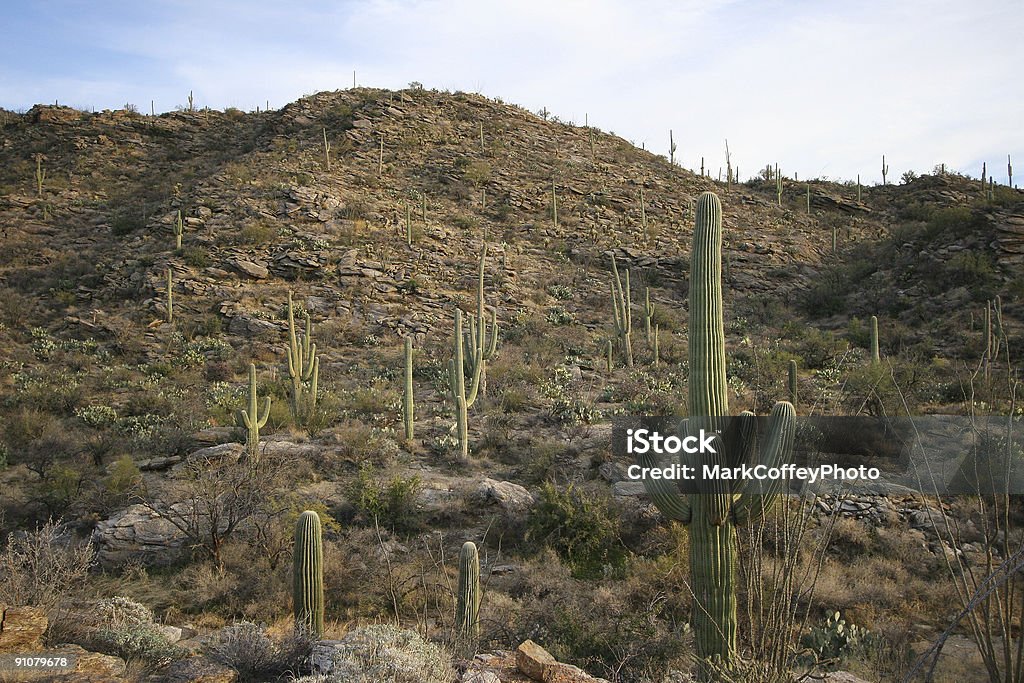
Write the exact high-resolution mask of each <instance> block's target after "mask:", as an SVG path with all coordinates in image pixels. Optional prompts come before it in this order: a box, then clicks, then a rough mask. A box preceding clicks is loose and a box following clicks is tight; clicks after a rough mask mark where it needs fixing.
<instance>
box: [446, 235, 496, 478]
mask: <svg viewBox="0 0 1024 683" xmlns="http://www.w3.org/2000/svg"><path fill="white" fill-rule="evenodd" d="M486 259H487V245H486V244H485V245H484V248H483V251H482V252H481V254H480V269H479V272H478V276H477V300H476V316H470V321H469V330H467V331H466V332H465V333H464V332H463V327H462V309H460V308H459V307H458V306H456V307H455V333H454V335H453V342H454V354H453V356H452V359H451V360H450V361H448V400H449V401H451V402H452V405H453V406H454V407H455V428H456V431H457V434H458V440H459V452H460V455H461V458H462V459H463V460H465V459H466V458H468V457H469V426H468V418H467V411H468V410H469V408H470V407H471V406H472V405H473V403H474V402H476V397H477V396H478V395H480V394H481V393H482V394H484V395H486V391H487V389H486V387H487V379H486V378H487V361H489V360H490V359H491V358H493V357H494V354H495V351H496V349H497V344H498V318H497V313H496V312H495V311H494V309H491V321H490V326H489V327H490V335H488V332H487V330H488V324H487V319H486V317H485V315H484V310H485V307H484V264H485V261H486ZM467 373H468V374H469V382H470V384H469V389H468V390H467V388H466V374H467Z"/></svg>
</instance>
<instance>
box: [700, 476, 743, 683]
mask: <svg viewBox="0 0 1024 683" xmlns="http://www.w3.org/2000/svg"><path fill="white" fill-rule="evenodd" d="M712 510H713V507H712V506H711V497H710V496H695V501H694V505H693V510H692V513H691V514H692V515H693V521H692V522H691V524H690V573H691V576H690V583H691V585H692V587H693V597H694V604H693V614H692V616H691V618H690V621H691V625H692V627H693V635H694V639H695V641H696V646H697V652H698V653H699V655H700V657H701V659H706V660H710V661H712V662H715V661H716V660H717V661H718V662H719V663H726V662H728V661H730V660H731V659H732V658H733V657H734V656H735V654H736V649H737V619H736V586H737V583H738V578H737V577H738V573H737V569H736V566H737V557H738V554H739V551H738V549H737V540H736V526H735V525H734V524H733V523H732V522H731V521H729V520H726V522H725V523H724V524H722V525H721V526H715V525H714V524H712V523H711V521H710V517H711V514H712ZM705 677H707V674H705Z"/></svg>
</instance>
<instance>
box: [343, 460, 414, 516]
mask: <svg viewBox="0 0 1024 683" xmlns="http://www.w3.org/2000/svg"><path fill="white" fill-rule="evenodd" d="M419 491H420V479H419V477H415V476H414V477H410V478H408V479H406V478H404V477H401V476H399V475H395V476H394V477H392V478H391V479H389V480H387V481H385V480H384V479H383V478H381V477H378V476H377V475H376V474H375V473H374V468H373V465H372V464H371V463H369V462H364V463H363V464H362V465H361V466H360V467H359V473H358V474H357V475H356V478H355V479H354V480H353V482H352V483H351V485H350V486H349V490H348V493H349V497H350V498H351V500H352V504H353V505H354V506H355V508H356V510H357V511H358V512H359V514H361V515H362V516H363V517H364V518H366V519H367V520H369V521H371V522H375V523H377V524H380V525H381V526H384V527H386V528H390V529H394V530H395V531H412V530H415V529H417V528H419V526H420V519H419V518H418V516H417V514H416V496H417V494H418V493H419Z"/></svg>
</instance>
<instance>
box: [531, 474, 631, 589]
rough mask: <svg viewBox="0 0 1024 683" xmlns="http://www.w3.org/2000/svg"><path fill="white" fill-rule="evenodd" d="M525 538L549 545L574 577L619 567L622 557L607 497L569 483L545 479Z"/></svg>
mask: <svg viewBox="0 0 1024 683" xmlns="http://www.w3.org/2000/svg"><path fill="white" fill-rule="evenodd" d="M527 536H528V538H529V539H531V540H533V541H535V542H537V543H538V544H540V545H545V546H549V547H551V548H553V549H554V550H555V551H556V552H558V554H559V555H561V556H562V557H563V558H564V559H565V561H566V562H568V563H569V564H570V565H571V566H572V568H573V574H574V575H576V576H578V577H584V578H591V577H598V576H601V575H603V574H604V573H606V571H607V569H609V568H612V569H615V568H621V567H622V565H623V563H624V562H625V559H626V553H625V549H624V548H623V546H622V543H621V542H620V540H619V515H618V513H617V511H616V510H614V509H613V506H612V503H611V501H609V500H608V499H607V498H603V497H600V496H595V495H594V494H593V493H592V492H590V491H582V490H580V489H579V488H577V487H575V486H573V485H571V484H570V485H569V486H568V487H567V488H564V489H560V488H559V487H557V486H555V485H554V484H552V483H550V482H548V483H545V484H544V485H543V486H542V487H541V491H540V497H539V499H538V501H537V504H536V506H534V508H533V510H532V512H531V514H530V519H529V531H528V534H527Z"/></svg>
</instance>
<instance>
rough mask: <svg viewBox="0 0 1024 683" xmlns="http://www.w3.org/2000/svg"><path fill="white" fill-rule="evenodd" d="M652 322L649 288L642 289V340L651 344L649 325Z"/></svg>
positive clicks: (652, 308) (652, 314) (652, 311)
mask: <svg viewBox="0 0 1024 683" xmlns="http://www.w3.org/2000/svg"><path fill="white" fill-rule="evenodd" d="M653 321H654V306H652V305H651V288H650V287H644V339H646V340H647V343H648V344H649V343H651V323H652V322H653Z"/></svg>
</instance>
